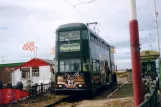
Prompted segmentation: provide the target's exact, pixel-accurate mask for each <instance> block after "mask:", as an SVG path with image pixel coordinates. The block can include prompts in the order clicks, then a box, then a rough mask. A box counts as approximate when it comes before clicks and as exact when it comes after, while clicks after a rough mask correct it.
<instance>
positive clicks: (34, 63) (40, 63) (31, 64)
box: [13, 58, 54, 71]
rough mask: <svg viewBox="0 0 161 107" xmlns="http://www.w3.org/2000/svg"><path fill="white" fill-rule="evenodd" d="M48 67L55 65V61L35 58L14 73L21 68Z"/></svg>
mask: <svg viewBox="0 0 161 107" xmlns="http://www.w3.org/2000/svg"><path fill="white" fill-rule="evenodd" d="M46 65H54V60H48V59H40V58H33V59H31V60H29V61H27V62H25V63H23V64H22V65H20V66H17V67H16V68H15V69H14V70H13V71H15V70H17V69H19V68H21V67H39V66H46Z"/></svg>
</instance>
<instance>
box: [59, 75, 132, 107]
mask: <svg viewBox="0 0 161 107" xmlns="http://www.w3.org/2000/svg"><path fill="white" fill-rule="evenodd" d="M126 81H127V79H126V78H119V79H118V84H119V85H122V84H124V83H125V82H126ZM117 88H118V87H117V86H114V87H113V88H112V89H107V90H105V91H103V92H100V93H98V94H97V96H96V97H94V98H93V99H81V100H80V101H68V102H63V103H61V104H59V105H57V106H56V107H134V99H133V90H132V83H127V84H125V85H124V86H123V87H122V88H121V89H119V90H118V91H116V92H115V93H114V94H113V95H112V96H111V97H109V98H108V97H107V96H108V95H110V94H111V93H112V92H113V91H114V90H115V89H117ZM77 99H78V98H77Z"/></svg>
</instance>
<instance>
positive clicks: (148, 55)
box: [140, 50, 160, 60]
mask: <svg viewBox="0 0 161 107" xmlns="http://www.w3.org/2000/svg"><path fill="white" fill-rule="evenodd" d="M159 56H160V53H159V52H157V51H152V50H145V51H141V52H140V57H141V60H156V59H157V58H158V57H159Z"/></svg>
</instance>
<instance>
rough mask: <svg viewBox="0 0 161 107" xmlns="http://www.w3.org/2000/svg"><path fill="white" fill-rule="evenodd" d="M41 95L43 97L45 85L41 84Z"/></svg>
mask: <svg viewBox="0 0 161 107" xmlns="http://www.w3.org/2000/svg"><path fill="white" fill-rule="evenodd" d="M41 95H43V83H41Z"/></svg>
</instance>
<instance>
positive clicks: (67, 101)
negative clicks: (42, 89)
mask: <svg viewBox="0 0 161 107" xmlns="http://www.w3.org/2000/svg"><path fill="white" fill-rule="evenodd" d="M120 81H121V82H120ZM120 81H119V85H120V88H121V85H123V84H124V83H125V82H124V81H125V80H120ZM116 90H118V87H117V86H114V87H113V88H109V89H105V90H104V89H103V90H100V91H99V92H98V93H97V94H96V96H95V97H93V98H91V97H89V96H79V97H78V96H72V95H69V96H66V97H64V98H61V99H59V100H57V101H54V102H53V103H52V104H48V105H46V106H44V107H55V106H58V107H63V106H65V105H69V106H71V107H72V106H73V105H77V104H79V102H80V101H83V100H90V101H92V100H99V99H107V98H109V97H110V96H111V95H112V94H113V93H115V91H116Z"/></svg>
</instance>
